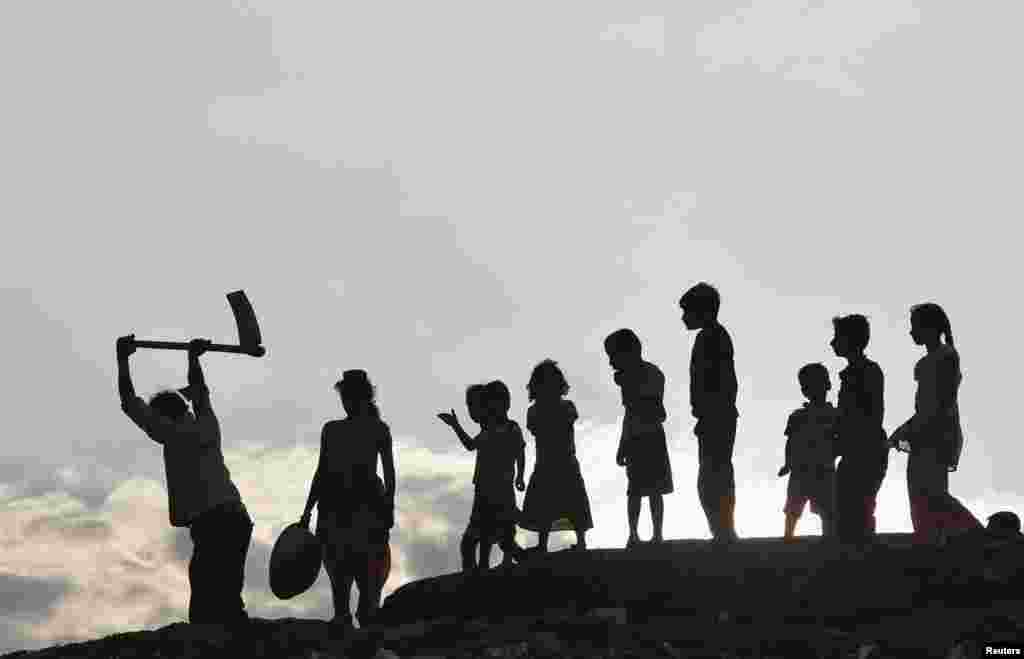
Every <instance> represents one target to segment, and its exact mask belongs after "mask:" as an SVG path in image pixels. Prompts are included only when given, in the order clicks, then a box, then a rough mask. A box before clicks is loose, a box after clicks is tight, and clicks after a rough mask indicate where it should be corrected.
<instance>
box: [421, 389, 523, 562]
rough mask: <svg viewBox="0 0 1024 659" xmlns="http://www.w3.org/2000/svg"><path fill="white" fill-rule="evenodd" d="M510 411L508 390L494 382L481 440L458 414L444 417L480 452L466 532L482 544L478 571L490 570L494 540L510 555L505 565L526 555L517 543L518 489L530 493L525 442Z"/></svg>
mask: <svg viewBox="0 0 1024 659" xmlns="http://www.w3.org/2000/svg"><path fill="white" fill-rule="evenodd" d="M510 406H511V396H510V394H509V390H508V387H507V386H505V384H504V383H502V382H501V381H498V380H495V381H493V382H489V383H488V384H487V385H486V386H485V388H484V392H483V396H482V412H481V420H482V421H483V424H482V430H481V431H480V434H479V435H477V437H476V439H471V438H469V436H468V435H466V433H465V432H464V431H461V428H460V427H459V426H458V425H457V423H458V422H457V420H456V419H455V418H454V412H451V413H449V414H442V415H439V416H440V417H441V420H442V421H444V422H445V423H448V424H449V425H450V426H452V428H453V429H455V431H456V434H457V435H458V436H459V440H460V441H462V443H463V445H464V446H465V447H466V448H467V449H468V450H471V451H472V450H476V451H477V466H476V478H475V481H474V494H473V509H472V511H471V512H470V516H469V529H467V534H468V535H469V536H470V537H471V538H477V539H478V541H479V542H480V543H481V556H480V562H479V563H478V564H477V569H486V568H488V567H490V543H491V542H493V541H494V540H497V542H498V545H499V546H500V547H501V550H502V552H504V554H505V558H504V560H503V561H502V562H503V564H506V565H507V564H508V563H510V562H511V561H512V560H520V559H521V558H522V555H523V549H522V547H520V546H519V545H518V544H516V541H515V531H516V520H517V518H518V516H519V510H518V508H517V506H516V495H515V491H514V490H513V485H514V487H515V488H517V489H519V490H520V491H522V490H524V489H526V484H525V482H524V481H523V470H524V468H525V466H526V451H525V449H526V442H525V441H524V440H523V433H522V430H520V429H519V425H518V424H516V423H515V422H514V421H512V420H510V419H509V418H508V410H509V407H510ZM460 431H461V432H460Z"/></svg>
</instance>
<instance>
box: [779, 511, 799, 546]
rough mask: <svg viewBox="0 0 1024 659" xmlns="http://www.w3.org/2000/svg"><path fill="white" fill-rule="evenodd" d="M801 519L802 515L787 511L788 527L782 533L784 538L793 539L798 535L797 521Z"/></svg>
mask: <svg viewBox="0 0 1024 659" xmlns="http://www.w3.org/2000/svg"><path fill="white" fill-rule="evenodd" d="M799 519H800V515H797V514H794V513H786V528H785V530H784V532H783V534H782V538H783V539H784V540H792V539H794V538H795V537H796V523H797V520H799Z"/></svg>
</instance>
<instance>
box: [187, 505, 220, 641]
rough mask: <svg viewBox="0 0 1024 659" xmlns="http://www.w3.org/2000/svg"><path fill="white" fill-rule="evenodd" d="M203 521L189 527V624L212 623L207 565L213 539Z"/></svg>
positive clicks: (209, 572)
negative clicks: (190, 550) (190, 546)
mask: <svg viewBox="0 0 1024 659" xmlns="http://www.w3.org/2000/svg"><path fill="white" fill-rule="evenodd" d="M204 521H205V520H201V519H199V520H196V521H195V522H193V523H192V525H191V526H190V527H189V534H190V535H191V536H192V557H191V558H190V559H189V562H188V585H189V598H188V621H189V622H190V623H207V622H212V615H211V613H212V612H211V610H210V609H211V605H210V596H211V594H212V593H211V588H210V576H211V572H212V571H213V570H211V569H210V567H209V565H210V562H211V559H212V558H213V556H211V555H210V554H211V553H212V549H213V546H214V539H213V538H211V537H210V528H209V527H208V526H207V525H206V524H205V523H204Z"/></svg>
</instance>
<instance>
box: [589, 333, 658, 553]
mask: <svg viewBox="0 0 1024 659" xmlns="http://www.w3.org/2000/svg"><path fill="white" fill-rule="evenodd" d="M604 349H605V352H606V353H607V354H608V361H609V363H610V364H611V367H612V368H613V369H615V383H616V384H617V385H619V389H620V390H621V391H622V405H623V407H624V408H625V417H624V419H623V421H622V435H621V438H620V439H619V449H618V452H617V453H616V456H615V462H616V463H617V464H618V465H619V466H620V467H623V466H624V467H626V477H627V479H628V481H629V485H628V487H627V489H626V496H627V499H628V502H627V514H628V520H629V541H628V542H627V544H626V546H627V547H634V546H636V544H637V543H639V542H640V538H639V536H638V535H637V523H638V521H639V519H640V500H641V498H642V497H648V499H649V502H650V506H651V525H652V527H653V535H652V538H651V541H652V542H662V541H663V540H664V536H663V535H662V522H663V520H664V516H665V504H664V500H663V499H662V496H663V495H665V494H671V493H672V465H671V463H670V462H669V457H668V446H667V444H666V440H665V429H664V427H663V426H662V424H663V423H664V422H665V419H666V418H667V414H666V413H665V405H664V402H663V401H664V396H665V376H664V375H663V374H662V372H661V370H660V369H659V368H658V367H657V366H655V365H654V364H652V363H650V362H647V361H644V359H643V356H642V349H641V345H640V339H639V338H638V337H637V335H636V334H635V333H634V332H633V330H630V329H620V330H617V331H615V332H612V333H611V334H609V335H608V337H607V338H606V339H605V340H604Z"/></svg>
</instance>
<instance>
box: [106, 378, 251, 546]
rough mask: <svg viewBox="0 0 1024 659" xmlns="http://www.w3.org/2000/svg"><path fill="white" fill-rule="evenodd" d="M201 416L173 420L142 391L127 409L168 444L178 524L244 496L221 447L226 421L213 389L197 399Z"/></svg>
mask: <svg viewBox="0 0 1024 659" xmlns="http://www.w3.org/2000/svg"><path fill="white" fill-rule="evenodd" d="M193 400H194V405H195V412H196V416H195V417H194V418H193V417H191V416H189V417H187V418H185V419H183V420H181V421H177V422H175V421H172V420H170V419H168V418H166V417H164V416H163V415H161V414H160V413H159V412H157V411H156V410H154V409H153V408H152V407H150V406H149V405H148V404H147V403H146V402H145V401H144V400H142V399H141V398H138V397H136V398H135V399H134V400H132V401H131V402H130V403H129V404H127V405H124V406H123V407H122V409H123V410H124V412H125V414H127V415H128V416H129V418H131V420H132V421H134V422H135V424H136V425H137V426H139V428H141V429H142V430H143V431H144V432H145V433H146V434H147V435H149V437H150V438H151V439H152V440H153V441H155V442H156V443H158V444H161V445H163V451H164V469H165V471H166V476H167V499H168V507H169V515H170V520H171V525H172V526H188V525H189V524H191V523H192V521H193V520H195V518H196V517H198V516H199V515H201V514H202V513H204V512H206V511H207V510H210V509H211V508H213V507H215V506H218V505H220V504H223V503H227V502H229V501H241V499H242V497H241V495H240V494H239V493H238V488H236V487H235V484H234V483H233V482H232V481H231V474H230V472H229V471H228V468H227V465H225V464H224V454H223V453H221V444H220V442H221V438H220V423H219V422H218V421H217V416H216V415H215V414H214V413H213V409H212V408H211V407H210V405H209V394H208V393H207V392H199V395H198V396H196V397H195V398H194V399H193Z"/></svg>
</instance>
